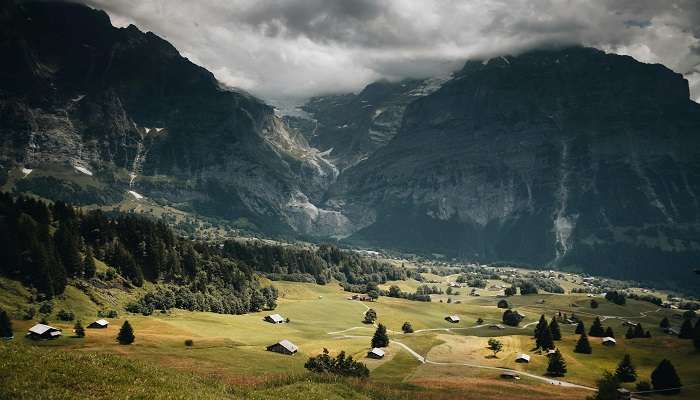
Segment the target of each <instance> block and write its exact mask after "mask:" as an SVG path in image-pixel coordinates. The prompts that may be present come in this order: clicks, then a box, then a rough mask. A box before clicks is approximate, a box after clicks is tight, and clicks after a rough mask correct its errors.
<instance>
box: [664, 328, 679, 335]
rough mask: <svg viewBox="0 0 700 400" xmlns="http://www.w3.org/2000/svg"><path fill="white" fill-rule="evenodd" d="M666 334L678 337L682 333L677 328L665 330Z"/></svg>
mask: <svg viewBox="0 0 700 400" xmlns="http://www.w3.org/2000/svg"><path fill="white" fill-rule="evenodd" d="M664 333H667V334H669V335H675V336H678V334H679V333H680V332H679V331H678V329H676V328H664Z"/></svg>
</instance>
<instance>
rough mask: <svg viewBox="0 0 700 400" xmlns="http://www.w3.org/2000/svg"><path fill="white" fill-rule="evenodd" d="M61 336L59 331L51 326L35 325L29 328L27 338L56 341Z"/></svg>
mask: <svg viewBox="0 0 700 400" xmlns="http://www.w3.org/2000/svg"><path fill="white" fill-rule="evenodd" d="M59 336H61V330H60V329H58V328H54V327H53V326H49V325H44V324H36V325H34V326H32V327H31V328H29V330H28V331H27V337H28V338H30V339H35V340H39V339H56V338H58V337H59Z"/></svg>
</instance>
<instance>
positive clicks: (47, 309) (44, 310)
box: [39, 301, 53, 314]
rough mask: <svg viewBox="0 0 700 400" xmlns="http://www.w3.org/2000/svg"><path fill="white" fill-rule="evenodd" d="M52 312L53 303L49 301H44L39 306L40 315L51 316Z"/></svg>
mask: <svg viewBox="0 0 700 400" xmlns="http://www.w3.org/2000/svg"><path fill="white" fill-rule="evenodd" d="M52 311H53V303H51V302H50V301H45V302H43V303H41V305H39V312H40V313H41V314H51V312H52Z"/></svg>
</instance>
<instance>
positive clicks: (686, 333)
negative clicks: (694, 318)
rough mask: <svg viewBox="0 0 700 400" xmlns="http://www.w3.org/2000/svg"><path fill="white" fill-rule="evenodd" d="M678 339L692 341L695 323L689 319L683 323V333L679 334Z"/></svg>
mask: <svg viewBox="0 0 700 400" xmlns="http://www.w3.org/2000/svg"><path fill="white" fill-rule="evenodd" d="M678 337H679V338H681V339H692V338H693V323H692V322H690V320H689V319H686V320H684V321H683V325H681V331H680V332H679V333H678Z"/></svg>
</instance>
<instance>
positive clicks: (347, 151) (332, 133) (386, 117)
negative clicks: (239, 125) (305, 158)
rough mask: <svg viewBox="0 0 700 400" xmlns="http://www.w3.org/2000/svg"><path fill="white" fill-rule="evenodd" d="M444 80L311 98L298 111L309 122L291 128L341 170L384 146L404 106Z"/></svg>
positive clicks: (405, 82)
mask: <svg viewBox="0 0 700 400" xmlns="http://www.w3.org/2000/svg"><path fill="white" fill-rule="evenodd" d="M446 80H447V78H430V79H419V80H415V79H410V80H403V81H400V82H387V81H380V82H374V83H371V84H369V85H367V87H365V88H364V89H363V90H362V91H361V92H360V93H358V94H352V93H348V94H342V95H335V96H324V97H314V98H312V99H311V100H309V101H308V102H307V103H306V104H304V106H303V107H302V109H303V110H304V111H306V112H307V113H308V114H309V115H310V116H311V118H313V120H312V121H311V122H310V123H309V122H306V123H303V124H302V123H297V124H294V125H296V126H297V127H298V128H299V129H298V130H299V131H300V132H301V133H302V134H304V135H305V136H306V137H307V139H308V140H309V142H310V143H311V144H312V145H313V146H314V147H316V148H318V149H319V150H321V151H323V152H326V153H327V154H328V158H329V160H332V161H333V163H334V164H335V165H336V166H338V168H339V169H340V170H343V169H346V168H348V167H351V166H353V165H356V164H357V163H359V162H361V161H363V160H364V159H366V158H367V157H368V156H369V155H370V154H372V153H374V152H375V151H376V150H377V149H379V148H380V147H382V146H384V145H385V144H386V143H388V142H389V141H390V140H391V139H392V138H393V137H394V136H395V135H396V132H397V131H398V129H399V126H400V125H401V119H402V118H403V113H404V110H405V109H406V106H407V105H408V104H409V103H410V102H412V101H414V100H416V99H418V98H420V97H421V96H425V95H428V94H430V93H432V92H433V91H435V90H437V89H438V88H439V87H440V85H441V84H442V83H443V82H444V81H446ZM300 122H305V121H300Z"/></svg>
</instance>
